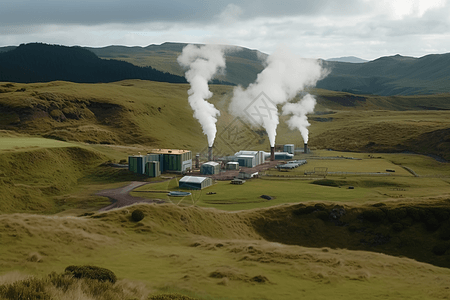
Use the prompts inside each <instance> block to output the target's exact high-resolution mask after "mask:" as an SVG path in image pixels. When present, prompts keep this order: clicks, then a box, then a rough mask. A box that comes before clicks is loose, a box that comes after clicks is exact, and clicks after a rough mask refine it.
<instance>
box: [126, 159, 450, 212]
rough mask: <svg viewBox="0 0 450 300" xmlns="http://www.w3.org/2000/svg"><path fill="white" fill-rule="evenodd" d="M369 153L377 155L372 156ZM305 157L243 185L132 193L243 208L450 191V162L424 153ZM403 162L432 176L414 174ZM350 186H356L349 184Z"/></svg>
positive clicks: (162, 186) (168, 184) (166, 185)
mask: <svg viewBox="0 0 450 300" xmlns="http://www.w3.org/2000/svg"><path fill="white" fill-rule="evenodd" d="M369 155H370V156H371V157H375V158H368V157H369ZM380 155H381V154H380ZM327 157H354V158H358V159H359V160H356V159H319V158H327ZM303 158H306V159H307V162H308V163H307V164H305V165H302V166H300V167H298V168H296V169H292V170H288V171H280V170H277V169H269V170H267V171H265V172H264V174H262V177H261V179H250V180H247V181H246V183H245V184H243V185H233V184H230V181H217V182H216V183H215V184H214V185H213V186H211V187H208V188H206V189H204V190H203V191H191V192H192V196H186V197H184V198H181V197H168V196H167V192H166V191H170V190H174V191H178V190H180V191H182V189H179V188H178V186H177V180H175V179H173V180H170V181H165V182H159V183H154V184H148V185H145V186H141V187H139V188H137V189H136V190H135V191H133V192H132V193H131V194H132V195H133V196H138V197H145V198H148V199H162V200H165V201H167V202H171V203H175V204H181V205H193V204H195V205H198V206H202V207H215V208H218V209H223V210H243V209H252V208H257V207H269V206H274V205H279V204H283V203H296V202H309V201H313V202H337V203H339V202H340V203H345V202H359V203H364V202H373V201H381V200H387V199H407V198H408V199H409V198H428V197H438V196H443V197H448V196H449V194H450V192H449V187H450V178H449V175H450V174H449V171H450V166H449V165H448V164H447V163H441V162H437V161H436V160H433V159H432V158H429V157H425V156H421V155H412V154H382V156H378V154H376V155H371V154H364V153H343V152H334V151H315V154H314V156H313V155H312V154H311V155H307V156H303ZM310 158H311V159H310ZM402 166H405V167H408V168H409V169H410V170H412V171H414V172H415V171H417V172H418V173H419V175H425V176H427V177H414V176H413V175H412V174H411V173H410V172H408V171H407V170H405V169H404V168H403V167H402ZM315 168H328V172H337V173H334V174H333V173H331V174H328V175H327V176H326V179H327V180H325V181H323V180H324V176H323V175H322V174H311V175H305V171H314V170H315ZM427 168H430V169H429V170H428V169H427ZM386 170H391V171H392V170H393V171H395V172H388V171H386ZM436 172H437V173H436ZM358 173H360V174H358ZM367 173H369V174H367ZM432 174H434V175H432ZM428 176H433V177H435V178H433V177H428ZM350 186H353V187H354V189H349V187H350ZM146 191H148V192H146ZM161 191H164V192H161ZM262 195H269V196H272V197H274V199H272V200H265V199H263V198H261V197H260V196H262Z"/></svg>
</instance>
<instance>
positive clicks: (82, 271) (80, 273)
mask: <svg viewBox="0 0 450 300" xmlns="http://www.w3.org/2000/svg"><path fill="white" fill-rule="evenodd" d="M64 271H65V272H66V273H68V274H70V275H72V276H73V277H75V278H89V279H95V280H98V281H103V282H105V281H109V282H111V283H116V281H117V277H116V274H114V272H112V271H111V270H108V269H105V268H101V267H97V266H68V267H67V268H66V269H65V270H64Z"/></svg>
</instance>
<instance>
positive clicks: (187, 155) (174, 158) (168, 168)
mask: <svg viewBox="0 0 450 300" xmlns="http://www.w3.org/2000/svg"><path fill="white" fill-rule="evenodd" d="M156 162H157V163H156ZM149 163H150V164H149ZM155 168H159V171H157V170H156V169H155ZM191 169H192V152H191V151H189V150H174V149H153V150H151V151H150V152H149V153H148V154H146V155H132V156H128V170H130V171H131V172H134V173H137V174H142V175H143V174H146V175H147V176H149V177H157V176H159V175H160V174H161V173H164V172H177V173H184V172H186V171H188V170H191Z"/></svg>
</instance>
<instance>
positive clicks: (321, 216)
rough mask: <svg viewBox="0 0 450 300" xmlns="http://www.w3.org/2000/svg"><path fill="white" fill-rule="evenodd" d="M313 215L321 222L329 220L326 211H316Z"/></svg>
mask: <svg viewBox="0 0 450 300" xmlns="http://www.w3.org/2000/svg"><path fill="white" fill-rule="evenodd" d="M314 215H315V216H316V217H317V218H319V219H321V220H322V221H328V220H329V218H330V217H329V214H328V212H327V211H326V210H321V211H316V212H315V213H314Z"/></svg>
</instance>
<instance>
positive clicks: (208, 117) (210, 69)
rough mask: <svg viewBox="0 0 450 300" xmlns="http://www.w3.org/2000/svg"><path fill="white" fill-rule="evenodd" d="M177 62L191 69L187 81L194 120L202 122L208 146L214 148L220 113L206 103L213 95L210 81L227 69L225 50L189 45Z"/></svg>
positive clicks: (211, 46) (187, 74)
mask: <svg viewBox="0 0 450 300" xmlns="http://www.w3.org/2000/svg"><path fill="white" fill-rule="evenodd" d="M177 60H178V63H179V64H180V65H181V66H182V67H185V68H189V70H188V71H187V72H186V74H185V76H186V79H187V81H188V82H189V83H190V84H191V88H190V90H189V91H188V94H189V98H188V100H189V104H190V105H191V107H192V109H193V110H194V118H196V119H197V120H198V121H199V122H200V125H201V126H202V129H203V133H204V134H206V136H207V138H208V146H209V147H212V145H213V144H214V139H215V138H216V132H217V129H216V122H217V117H218V116H219V115H220V112H219V111H218V110H217V109H216V108H215V107H214V105H213V104H211V103H209V102H208V101H206V100H207V99H209V98H211V97H212V95H213V94H212V93H211V91H210V90H209V87H208V81H209V80H211V79H212V78H213V76H214V75H215V74H216V73H217V71H218V70H220V69H223V68H225V58H224V53H223V49H222V47H221V46H218V45H204V46H201V47H197V46H194V45H187V46H186V47H184V48H183V51H182V53H181V55H180V56H179V57H178V59H177Z"/></svg>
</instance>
